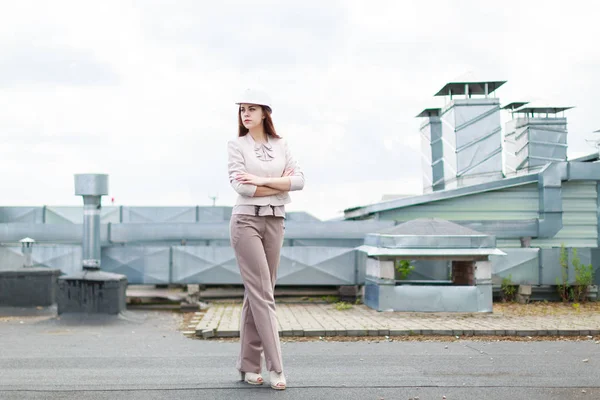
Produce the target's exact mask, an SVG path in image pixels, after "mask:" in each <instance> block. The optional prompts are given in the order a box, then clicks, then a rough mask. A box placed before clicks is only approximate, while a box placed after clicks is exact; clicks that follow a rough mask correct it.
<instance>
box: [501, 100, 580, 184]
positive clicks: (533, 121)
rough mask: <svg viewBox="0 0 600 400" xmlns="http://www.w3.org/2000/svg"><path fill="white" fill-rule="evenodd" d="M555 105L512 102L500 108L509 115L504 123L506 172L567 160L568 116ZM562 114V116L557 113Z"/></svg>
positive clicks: (562, 109) (514, 172)
mask: <svg viewBox="0 0 600 400" xmlns="http://www.w3.org/2000/svg"><path fill="white" fill-rule="evenodd" d="M570 108H573V107H556V106H548V105H541V104H531V103H527V102H514V103H510V104H508V105H506V106H504V107H503V109H505V110H509V111H510V112H511V114H512V119H511V120H509V121H508V122H507V123H506V133H505V137H504V144H505V150H506V174H507V175H514V174H517V175H518V174H524V173H529V172H534V171H536V170H539V169H541V168H542V167H544V166H545V165H546V164H548V163H550V162H556V161H566V159H567V119H566V118H565V117H564V111H565V110H568V109H570ZM559 113H562V115H561V116H558V114H559Z"/></svg>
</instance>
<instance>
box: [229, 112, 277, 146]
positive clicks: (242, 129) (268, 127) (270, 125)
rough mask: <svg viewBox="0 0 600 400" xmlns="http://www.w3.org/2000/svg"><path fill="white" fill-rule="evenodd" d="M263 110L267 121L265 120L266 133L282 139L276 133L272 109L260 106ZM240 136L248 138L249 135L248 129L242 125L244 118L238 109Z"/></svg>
mask: <svg viewBox="0 0 600 400" xmlns="http://www.w3.org/2000/svg"><path fill="white" fill-rule="evenodd" d="M258 106H259V107H260V108H262V110H263V114H264V115H265V119H264V120H263V127H264V129H265V133H266V134H267V135H269V136H271V137H274V138H277V139H281V136H279V135H278V134H277V132H276V131H275V125H273V119H272V118H271V112H272V111H271V107H267V106H261V105H258ZM238 127H239V129H238V136H246V134H247V133H248V129H247V128H246V127H245V126H244V124H243V123H242V116H241V115H240V109H238Z"/></svg>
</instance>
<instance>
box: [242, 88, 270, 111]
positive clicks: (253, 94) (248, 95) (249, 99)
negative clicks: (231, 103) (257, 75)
mask: <svg viewBox="0 0 600 400" xmlns="http://www.w3.org/2000/svg"><path fill="white" fill-rule="evenodd" d="M242 103H246V104H258V105H259V106H267V107H269V108H271V109H272V108H273V107H272V106H271V98H270V97H269V95H268V94H266V93H265V92H263V91H261V90H257V89H246V90H244V92H243V93H242V94H241V95H240V96H239V97H238V100H237V101H236V102H235V104H238V105H239V104H242Z"/></svg>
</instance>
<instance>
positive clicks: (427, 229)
mask: <svg viewBox="0 0 600 400" xmlns="http://www.w3.org/2000/svg"><path fill="white" fill-rule="evenodd" d="M377 233H378V234H380V235H410V236H431V235H435V236H440V235H449V236H485V234H484V233H481V232H478V231H476V230H474V229H470V228H467V227H464V226H462V225H459V224H456V223H454V222H450V221H446V220H445V219H440V218H418V219H413V220H412V221H407V222H404V223H402V224H400V225H396V226H394V227H391V228H386V229H382V230H380V231H379V232H377Z"/></svg>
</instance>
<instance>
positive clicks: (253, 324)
mask: <svg viewBox="0 0 600 400" xmlns="http://www.w3.org/2000/svg"><path fill="white" fill-rule="evenodd" d="M229 228H230V237H231V246H232V247H233V249H234V251H235V256H236V259H237V263H238V266H239V268H240V274H241V276H242V280H243V282H244V289H245V291H244V304H243V306H242V317H241V318H242V319H241V323H240V343H241V350H240V355H239V358H238V361H237V364H236V368H237V369H238V370H240V371H243V372H254V373H260V370H261V365H260V361H261V359H260V355H261V352H262V351H264V354H265V361H266V364H267V365H266V366H267V369H268V370H269V371H275V372H277V373H280V372H282V371H283V365H282V360H281V344H280V342H279V332H278V326H277V319H276V317H275V298H274V296H273V290H274V288H275V281H276V279H277V268H278V267H279V255H280V252H281V246H282V245H283V235H284V219H283V218H282V217H273V216H258V217H257V216H253V215H245V214H234V215H232V216H231V221H230V227H229Z"/></svg>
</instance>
